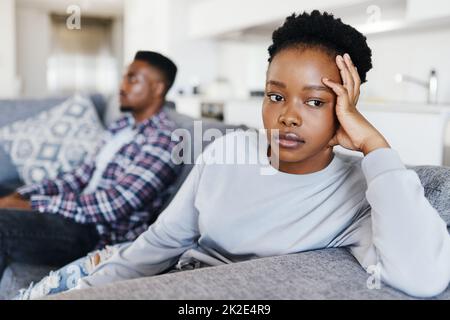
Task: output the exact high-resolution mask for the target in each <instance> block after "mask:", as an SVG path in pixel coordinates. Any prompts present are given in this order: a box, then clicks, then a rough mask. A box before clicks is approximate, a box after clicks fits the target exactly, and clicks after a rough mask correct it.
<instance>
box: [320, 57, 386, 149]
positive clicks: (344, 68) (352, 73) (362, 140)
mask: <svg viewBox="0 0 450 320" xmlns="http://www.w3.org/2000/svg"><path fill="white" fill-rule="evenodd" d="M336 64H337V66H338V68H339V70H340V72H341V78H342V81H343V84H342V85H341V84H339V83H336V82H333V81H331V80H329V79H326V78H324V79H323V80H322V81H323V83H324V84H325V85H326V86H328V87H330V88H331V89H332V90H333V91H334V92H335V93H336V95H337V101H336V115H337V118H338V120H339V124H340V125H339V128H338V129H337V131H336V134H335V135H334V137H333V138H332V139H331V140H330V142H329V146H330V147H333V146H335V145H341V146H342V147H344V148H346V149H350V150H355V151H361V152H362V153H364V155H367V154H368V153H369V152H371V151H373V150H375V149H378V148H390V146H389V144H388V142H387V141H386V139H385V138H384V137H383V136H382V135H381V133H380V132H378V131H377V129H375V128H374V127H373V126H372V125H371V124H370V123H369V121H367V119H366V118H364V116H363V115H362V114H361V113H360V112H359V111H358V110H357V109H356V104H357V102H358V98H359V93H360V91H359V87H360V86H361V79H360V77H359V74H358V71H357V70H356V67H355V66H354V64H353V62H352V61H351V59H350V56H349V55H348V54H344V57H342V56H340V55H338V56H337V57H336Z"/></svg>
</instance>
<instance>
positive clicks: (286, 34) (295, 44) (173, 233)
mask: <svg viewBox="0 0 450 320" xmlns="http://www.w3.org/2000/svg"><path fill="white" fill-rule="evenodd" d="M269 55H270V58H269V67H268V70H267V79H266V96H265V99H264V103H263V120H264V127H265V129H266V130H267V138H265V139H259V137H258V139H256V138H254V137H253V138H252V137H251V136H250V138H249V135H246V134H245V133H243V132H237V133H232V134H228V135H226V136H225V137H224V138H222V139H217V140H216V141H215V142H213V143H212V144H211V145H210V146H209V147H208V148H207V150H205V152H204V154H203V157H201V159H200V160H199V161H198V163H197V164H196V166H195V167H194V168H193V169H192V172H191V173H190V175H189V176H188V178H187V180H186V182H185V183H184V184H183V186H182V187H181V189H180V190H179V192H178V193H177V195H176V197H175V198H174V200H173V201H172V202H171V204H170V205H169V206H168V207H167V209H166V210H165V211H164V212H163V213H162V214H161V215H160V216H159V218H158V220H157V221H156V222H155V223H154V224H153V225H152V226H151V227H150V228H149V229H148V230H147V231H146V232H144V233H143V234H142V235H141V236H139V238H138V239H137V240H136V241H134V242H133V243H129V244H125V245H122V246H121V247H120V248H116V252H114V253H113V254H112V256H111V257H109V259H105V260H106V261H104V262H102V263H100V264H99V265H98V266H97V267H95V269H94V270H93V271H91V272H89V275H88V276H87V277H84V278H82V279H81V280H80V281H79V282H78V286H77V287H78V288H85V287H93V286H100V285H103V284H107V283H111V282H114V281H119V280H125V279H131V278H136V277H144V276H151V275H156V274H160V273H162V272H165V271H167V270H169V269H170V268H171V267H173V266H174V265H176V264H177V262H178V267H179V268H181V269H182V266H183V265H185V264H189V263H191V262H194V263H200V264H202V263H203V264H204V265H218V264H223V263H231V262H237V261H242V260H246V259H252V258H258V257H265V256H273V255H283V254H290V253H297V252H301V251H305V250H313V249H320V248H328V247H346V248H348V249H349V250H350V251H351V253H352V254H353V255H354V256H355V257H356V259H357V260H358V261H359V263H360V264H361V266H362V267H364V268H368V267H370V266H376V267H377V268H379V271H380V273H381V278H382V280H383V281H385V282H386V283H388V284H390V285H392V286H394V287H396V288H398V289H400V290H402V291H404V292H406V293H408V294H410V295H413V296H419V297H429V296H434V295H437V294H439V293H440V292H442V291H443V290H444V289H445V288H446V287H447V285H448V283H449V280H450V236H449V234H448V231H447V225H446V222H444V221H443V220H442V219H441V217H440V216H439V213H438V212H437V211H436V210H435V209H434V208H433V207H432V206H431V205H430V203H429V202H428V200H427V199H426V198H425V196H424V190H423V187H422V185H421V182H420V180H419V178H418V176H417V174H416V173H415V172H414V171H412V170H408V169H406V168H405V166H404V164H403V163H402V161H401V160H400V158H399V156H398V154H397V152H396V151H394V150H392V149H391V148H390V146H389V144H388V142H387V141H386V139H385V138H384V137H383V136H382V135H381V134H380V133H379V132H378V131H377V130H376V129H375V128H374V127H373V126H372V125H371V124H370V123H369V122H368V121H367V120H366V119H365V118H364V117H363V116H362V115H361V114H360V113H359V111H358V110H357V108H356V104H357V101H358V97H359V92H360V84H361V82H365V80H366V73H367V72H368V71H369V70H370V69H371V67H372V65H371V50H370V49H369V47H368V46H367V43H366V39H365V37H364V36H363V35H362V34H360V33H359V32H358V31H356V30H355V29H354V28H352V27H351V26H349V25H346V24H344V23H342V22H341V20H340V19H335V18H334V17H333V16H332V15H330V14H327V13H323V14H322V13H320V12H318V11H313V12H312V13H311V14H307V13H303V14H300V15H292V16H290V17H288V18H287V19H286V21H285V23H284V25H283V26H281V27H280V28H279V29H277V30H275V32H274V33H273V44H272V45H271V46H270V47H269ZM244 140H245V141H244ZM246 143H248V145H247V147H244V148H241V147H237V151H238V152H239V153H240V154H241V155H245V156H246V158H247V159H251V158H252V157H253V158H254V156H259V157H260V159H262V162H260V163H257V164H255V163H235V164H230V163H226V162H225V163H222V162H221V161H215V160H217V159H216V158H217V155H218V154H223V153H224V151H223V150H224V146H227V149H225V153H226V152H229V151H235V150H230V149H229V146H230V145H233V146H235V147H236V146H245V145H246ZM335 145H341V146H343V147H344V148H347V149H350V150H356V151H360V152H362V153H363V155H364V157H363V158H357V157H347V156H343V155H340V154H337V153H336V154H335V153H334V152H333V146H335ZM263 167H264V168H266V169H267V168H271V171H270V170H269V172H267V171H266V173H265V174H262V173H261V172H262V170H261V169H262V168H263Z"/></svg>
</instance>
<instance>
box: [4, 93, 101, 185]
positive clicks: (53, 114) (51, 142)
mask: <svg viewBox="0 0 450 320" xmlns="http://www.w3.org/2000/svg"><path fill="white" fill-rule="evenodd" d="M103 131H104V128H103V126H102V124H101V122H100V119H99V117H98V114H97V112H96V111H95V107H94V105H93V104H92V102H91V101H90V100H89V99H88V98H85V97H82V96H79V95H75V96H73V97H71V98H69V99H68V100H66V101H64V102H63V103H61V104H59V105H57V106H55V107H53V108H51V109H48V110H46V111H43V112H41V113H39V114H38V115H36V116H33V117H30V118H28V119H25V120H20V121H16V122H14V123H11V124H9V125H7V126H5V127H2V128H0V145H1V146H2V147H3V149H4V150H5V151H6V152H7V153H8V154H9V155H10V157H11V160H12V162H13V164H14V165H15V166H16V167H17V171H18V172H19V176H20V178H21V179H22V181H23V182H24V183H25V184H31V183H36V182H41V181H42V180H43V179H44V178H49V179H53V178H55V177H56V176H57V175H58V173H60V172H64V171H69V170H71V169H73V168H74V167H76V166H77V165H79V164H80V163H81V162H82V161H83V160H84V158H85V157H86V156H89V155H91V154H92V153H93V152H94V149H95V147H96V145H97V143H98V142H99V139H100V138H101V135H102V133H103Z"/></svg>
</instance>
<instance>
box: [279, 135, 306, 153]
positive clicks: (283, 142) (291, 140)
mask: <svg viewBox="0 0 450 320" xmlns="http://www.w3.org/2000/svg"><path fill="white" fill-rule="evenodd" d="M275 142H276V143H277V144H278V145H279V146H280V147H282V148H288V149H295V148H298V147H300V146H302V145H303V144H304V143H305V140H303V139H302V138H301V137H299V136H298V135H297V134H295V133H292V132H289V133H280V134H279V135H278V137H275Z"/></svg>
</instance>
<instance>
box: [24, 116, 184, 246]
mask: <svg viewBox="0 0 450 320" xmlns="http://www.w3.org/2000/svg"><path fill="white" fill-rule="evenodd" d="M132 125H134V119H133V118H132V117H131V116H126V117H123V118H121V119H120V120H118V121H117V122H115V123H113V124H112V125H111V126H110V127H109V129H108V130H107V131H106V133H105V137H104V138H103V139H102V142H101V143H100V144H99V146H98V148H97V152H95V153H94V155H93V156H92V157H90V158H89V159H87V160H86V161H85V162H84V163H83V164H82V165H81V166H80V167H78V168H76V169H75V170H73V171H72V172H68V173H61V174H60V175H58V177H57V178H56V179H54V180H44V181H43V182H42V183H38V184H33V185H29V186H24V187H22V188H19V189H18V190H17V192H19V193H20V194H21V195H22V196H24V197H25V198H27V199H30V201H31V207H32V209H33V210H34V211H38V212H42V213H50V214H52V213H53V214H60V215H62V216H64V217H66V218H70V219H73V220H75V221H76V222H78V223H82V224H85V223H94V224H95V225H96V227H97V231H98V233H99V235H100V242H99V244H98V246H97V247H98V248H99V247H102V246H104V245H106V244H114V243H118V242H124V241H132V240H134V239H135V238H137V236H139V235H140V234H141V233H142V232H144V231H145V230H147V228H148V227H149V224H150V223H151V222H153V221H154V219H155V218H156V216H155V215H156V213H157V212H158V210H159V209H161V207H162V205H163V202H164V200H165V199H166V196H167V192H165V191H167V190H168V189H169V188H168V187H169V185H170V184H171V183H172V182H174V180H175V178H176V177H177V173H178V170H179V166H177V165H175V164H174V163H173V162H172V161H171V152H172V149H173V147H174V146H175V145H176V143H177V141H172V140H171V133H172V130H173V129H174V126H175V125H174V123H173V122H171V121H170V120H169V119H168V118H167V115H166V113H165V112H164V111H160V112H159V113H158V114H156V115H154V116H152V117H151V118H149V119H147V120H145V121H144V122H142V123H140V124H138V125H137V126H136V130H137V134H136V136H135V137H134V139H133V141H132V142H131V143H128V144H126V145H124V146H123V147H122V148H121V149H120V150H119V151H118V152H117V153H116V154H115V156H114V158H113V160H112V161H111V162H110V163H109V164H108V166H107V167H106V169H105V171H104V172H103V174H102V177H101V179H100V182H99V184H98V187H97V189H96V191H95V192H93V193H87V194H83V193H82V191H83V189H84V188H85V187H86V186H87V185H88V183H89V180H90V178H91V177H92V175H93V173H94V170H95V155H96V154H98V151H99V150H100V149H101V148H102V147H103V146H104V145H105V143H106V142H107V141H108V139H109V138H110V137H111V136H112V135H114V134H116V133H117V132H118V131H120V130H122V129H124V128H126V127H129V126H132Z"/></svg>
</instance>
